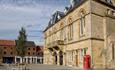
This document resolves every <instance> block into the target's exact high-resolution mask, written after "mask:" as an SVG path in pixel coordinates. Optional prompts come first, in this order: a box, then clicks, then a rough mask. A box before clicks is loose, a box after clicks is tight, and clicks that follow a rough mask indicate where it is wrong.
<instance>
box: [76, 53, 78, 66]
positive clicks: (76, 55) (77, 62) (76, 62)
mask: <svg viewBox="0 0 115 70" xmlns="http://www.w3.org/2000/svg"><path fill="white" fill-rule="evenodd" d="M76 66H78V55H76Z"/></svg>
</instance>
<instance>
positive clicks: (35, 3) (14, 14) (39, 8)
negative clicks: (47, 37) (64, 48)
mask: <svg viewBox="0 0 115 70" xmlns="http://www.w3.org/2000/svg"><path fill="white" fill-rule="evenodd" d="M17 1H18V2H17ZM67 2H68V1H67V0H63V1H62V0H58V1H57V0H0V38H4V39H16V37H17V35H18V31H19V30H20V27H22V26H23V27H26V29H27V33H28V35H32V36H38V37H28V39H29V40H34V41H36V42H38V43H39V44H43V33H42V32H41V33H40V32H39V31H38V32H29V30H44V28H45V27H46V26H47V24H48V21H49V19H50V17H51V15H52V14H53V13H54V12H55V11H56V10H61V11H63V9H64V6H65V5H67V4H66V3H67ZM28 26H30V27H28ZM10 33H11V34H10ZM9 34H10V35H9Z"/></svg>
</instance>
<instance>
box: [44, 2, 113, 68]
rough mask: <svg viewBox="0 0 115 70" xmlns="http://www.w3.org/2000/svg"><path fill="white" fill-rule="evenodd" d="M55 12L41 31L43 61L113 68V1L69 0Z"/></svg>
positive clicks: (76, 65) (81, 66) (74, 65)
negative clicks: (87, 59)
mask: <svg viewBox="0 0 115 70" xmlns="http://www.w3.org/2000/svg"><path fill="white" fill-rule="evenodd" d="M70 1H71V5H70V6H69V7H65V11H64V12H60V11H56V12H55V13H54V14H53V15H52V18H51V19H50V21H49V24H48V26H47V28H46V29H45V31H44V36H45V47H44V64H57V65H67V66H73V67H80V68H83V57H84V55H90V56H91V64H90V65H91V68H94V69H96V68H115V62H114V61H115V37H114V36H115V0H70Z"/></svg>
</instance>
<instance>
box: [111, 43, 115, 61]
mask: <svg viewBox="0 0 115 70" xmlns="http://www.w3.org/2000/svg"><path fill="white" fill-rule="evenodd" d="M111 47H112V60H114V59H115V49H114V44H113V43H112V46H111Z"/></svg>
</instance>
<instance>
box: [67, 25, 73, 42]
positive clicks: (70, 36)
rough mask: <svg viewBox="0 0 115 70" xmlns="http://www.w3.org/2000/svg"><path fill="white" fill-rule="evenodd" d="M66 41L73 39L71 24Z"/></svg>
mask: <svg viewBox="0 0 115 70" xmlns="http://www.w3.org/2000/svg"><path fill="white" fill-rule="evenodd" d="M68 29H69V30H68V40H72V39H73V24H70V25H69V26H68Z"/></svg>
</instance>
